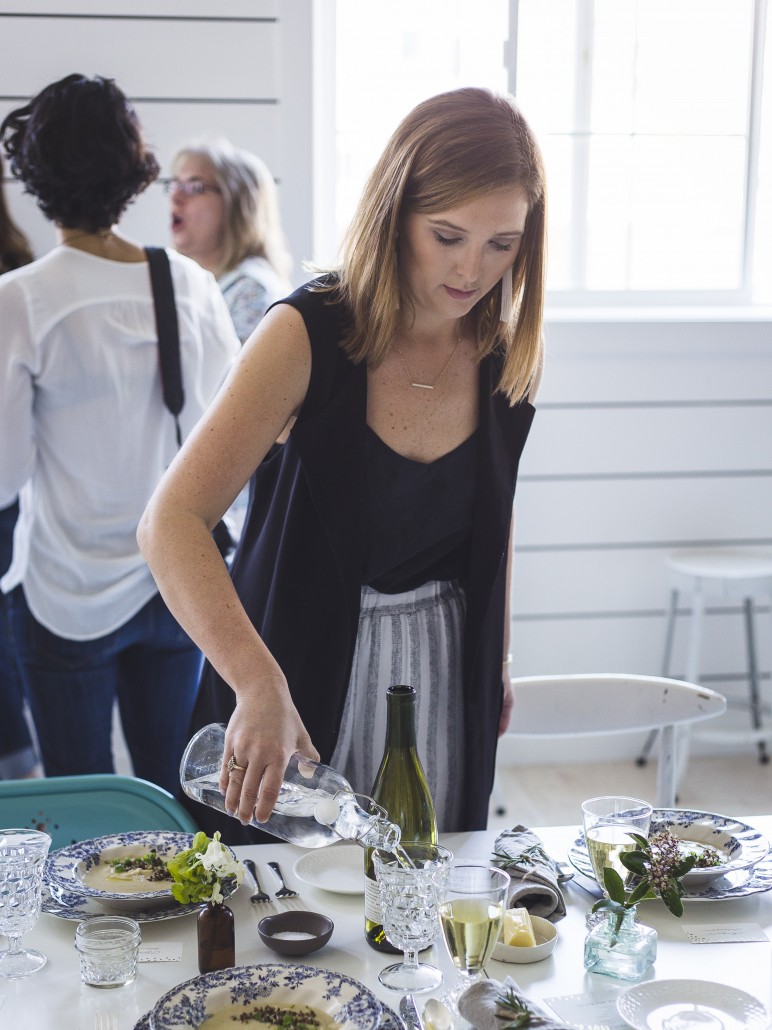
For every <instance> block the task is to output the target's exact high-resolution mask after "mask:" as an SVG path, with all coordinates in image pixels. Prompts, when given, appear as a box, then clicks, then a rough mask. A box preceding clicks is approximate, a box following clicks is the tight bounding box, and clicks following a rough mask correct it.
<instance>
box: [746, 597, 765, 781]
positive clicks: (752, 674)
mask: <svg viewBox="0 0 772 1030" xmlns="http://www.w3.org/2000/svg"><path fill="white" fill-rule="evenodd" d="M743 608H744V609H745V635H746V640H747V644H748V680H749V685H750V694H751V725H752V726H753V728H754V730H760V729H761V699H760V697H759V671H758V664H757V662H756V638H755V636H754V631H753V598H751V597H746V598H745V601H744V603H743ZM758 749H759V761H760V762H762V763H763V764H764V765H766V763H767V762H768V761H769V755H768V754H767V745H766V744H765V742H764V741H763V740H760V741H759V742H758Z"/></svg>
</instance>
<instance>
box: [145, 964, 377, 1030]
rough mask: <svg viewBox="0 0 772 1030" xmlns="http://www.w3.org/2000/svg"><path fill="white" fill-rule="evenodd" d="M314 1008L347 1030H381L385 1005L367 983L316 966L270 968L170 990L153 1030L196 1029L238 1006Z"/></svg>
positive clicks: (209, 976) (228, 972)
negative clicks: (207, 1020) (263, 1004)
mask: <svg viewBox="0 0 772 1030" xmlns="http://www.w3.org/2000/svg"><path fill="white" fill-rule="evenodd" d="M265 1002H270V1003H271V1004H272V1005H278V1006H281V1005H289V1004H292V1005H313V1006H314V1007H315V1008H317V1009H321V1010H322V1011H324V1012H327V1013H329V1015H330V1016H332V1018H333V1019H334V1020H335V1022H336V1023H338V1024H339V1026H340V1028H341V1030H376V1028H377V1027H378V1026H379V1023H380V1019H381V1011H382V1005H381V1003H380V1002H379V1001H378V999H377V998H376V997H375V995H374V994H372V993H371V991H369V990H368V989H367V988H366V987H365V986H364V984H361V983H360V982H359V981H358V980H354V979H353V978H352V977H350V976H345V975H344V974H343V973H336V972H334V971H333V970H330V969H318V968H316V967H315V966H294V965H284V964H281V963H267V964H265V965H257V966H234V967H233V968H232V969H220V970H218V971H217V972H215V973H205V974H203V975H202V976H196V977H194V978H193V979H192V980H187V981H186V982H185V983H182V984H179V985H178V986H177V987H173V988H172V989H171V990H170V991H168V992H167V993H166V994H165V995H164V996H163V997H162V998H161V999H160V1000H159V1001H158V1002H157V1003H156V1005H155V1007H154V1008H153V1011H152V1013H151V1017H150V1025H151V1026H152V1027H153V1030H190V1028H195V1027H199V1026H201V1024H202V1023H203V1022H204V1020H205V1019H208V1018H209V1017H210V1016H213V1015H215V1014H216V1013H220V1012H223V1011H224V1010H226V1009H230V1008H232V1007H233V1006H237V1007H238V1008H239V1009H246V1010H249V1008H250V1007H251V1006H254V1005H255V1004H257V1003H265Z"/></svg>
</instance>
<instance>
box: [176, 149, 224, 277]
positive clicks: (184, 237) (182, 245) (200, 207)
mask: <svg viewBox="0 0 772 1030" xmlns="http://www.w3.org/2000/svg"><path fill="white" fill-rule="evenodd" d="M172 181H173V182H177V183H179V184H181V185H182V186H184V184H185V183H188V182H191V183H193V182H196V183H202V184H203V185H204V186H206V187H208V188H207V189H205V190H204V192H203V193H200V194H198V195H197V196H196V195H188V194H186V193H184V192H183V190H182V189H180V188H177V189H176V190H175V189H172V190H171V193H170V195H169V200H170V205H171V235H172V244H173V246H174V248H175V250H178V251H179V252H180V253H181V254H186V255H187V256H188V257H191V258H193V260H194V261H198V263H199V264H200V265H203V267H204V268H208V269H209V270H210V271H212V272H216V271H218V269H219V266H220V264H221V260H222V253H223V246H224V235H225V234H224V225H225V201H224V200H223V196H222V193H221V192H220V190H219V188H218V187H217V184H216V182H215V178H214V175H213V174H212V169H211V167H210V165H209V162H208V161H206V160H205V159H204V158H202V157H198V156H196V155H194V154H189V155H186V156H184V157H181V158H180V159H179V161H177V163H176V164H175V166H174V178H173V180H172Z"/></svg>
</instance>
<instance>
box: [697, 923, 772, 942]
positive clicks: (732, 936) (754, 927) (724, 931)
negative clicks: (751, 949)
mask: <svg viewBox="0 0 772 1030" xmlns="http://www.w3.org/2000/svg"><path fill="white" fill-rule="evenodd" d="M681 929H682V930H683V932H684V933H685V934H686V936H687V937H688V938H689V940H690V941H691V943H692V944H735V943H737V944H739V943H741V942H743V943H744V942H747V941H768V940H769V937H767V935H766V934H765V933H764V931H763V929H762V928H761V926H760V925H759V924H758V923H682V924H681Z"/></svg>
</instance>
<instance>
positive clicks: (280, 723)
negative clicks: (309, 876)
mask: <svg viewBox="0 0 772 1030" xmlns="http://www.w3.org/2000/svg"><path fill="white" fill-rule="evenodd" d="M259 691H260V694H259V696H255V695H254V694H252V695H250V696H249V697H247V698H243V697H242V698H239V699H238V700H237V703H236V708H235V710H234V712H233V715H232V716H231V718H230V721H229V723H228V727H227V729H226V732H225V751H224V753H223V765H222V768H221V770H220V789H221V790H223V791H224V792H225V807H226V810H227V811H228V812H229V813H230V814H231V815H235V816H236V817H237V818H238V819H239V820H240V821H241V822H242V823H244V824H246V823H249V822H250V821H251V820H252V818H253V817H254V818H255V819H257V821H258V822H265V821H266V820H267V819H268V818H269V816H270V814H271V812H272V811H273V809H274V806H275V804H276V801H277V798H278V797H279V791H280V789H281V785H282V781H283V780H284V773H285V770H286V768H287V764H288V762H289V760H290V758H291V756H292V755H293V754H294V753H295V752H296V751H300V752H301V753H302V754H304V755H307V756H308V757H309V758H313V759H314V760H315V761H318V759H319V753H318V751H317V750H316V748H315V747H314V745H313V744H312V743H311V738H310V737H309V735H308V733H307V732H306V728H305V726H304V725H303V723H302V721H301V719H300V716H299V715H298V711H297V709H296V708H295V706H294V704H293V703H292V699H291V697H290V693H289V688H288V686H287V682H286V680H285V679H284V676H283V675H282V674H281V672H279V671H278V670H277V671H276V672H275V673H274V674H273V675H272V676H270V677H267V678H266V679H263V680H261V681H260V683H259ZM231 756H233V759H234V762H235V763H236V765H238V766H242V767H243V768H235V767H234V768H233V769H232V771H231V772H230V773H228V768H227V766H228V760H229V759H230V758H231Z"/></svg>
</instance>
